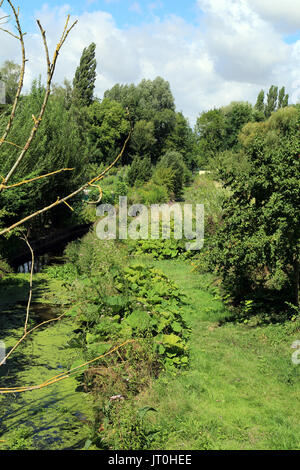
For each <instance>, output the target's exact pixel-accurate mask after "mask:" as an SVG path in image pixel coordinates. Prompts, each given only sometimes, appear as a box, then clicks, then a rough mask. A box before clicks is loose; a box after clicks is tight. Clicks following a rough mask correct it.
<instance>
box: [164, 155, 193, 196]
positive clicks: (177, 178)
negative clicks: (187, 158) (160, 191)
mask: <svg viewBox="0 0 300 470" xmlns="http://www.w3.org/2000/svg"><path fill="white" fill-rule="evenodd" d="M165 168H169V169H171V170H172V175H173V176H172V178H173V192H174V194H173V195H174V197H175V199H176V200H180V199H181V198H182V192H183V186H184V183H185V178H186V175H187V173H188V169H187V167H186V165H185V163H184V161H183V158H182V155H181V154H180V153H179V152H176V151H175V150H169V151H168V152H166V153H165V154H164V155H163V156H162V157H161V159H160V160H159V162H158V164H157V170H158V171H159V170H160V169H165Z"/></svg>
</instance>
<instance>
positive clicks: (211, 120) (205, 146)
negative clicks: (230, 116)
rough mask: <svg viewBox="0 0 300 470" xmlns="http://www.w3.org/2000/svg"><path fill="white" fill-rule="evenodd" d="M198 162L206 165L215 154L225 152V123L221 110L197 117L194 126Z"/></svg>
mask: <svg viewBox="0 0 300 470" xmlns="http://www.w3.org/2000/svg"><path fill="white" fill-rule="evenodd" d="M195 134H196V136H197V140H198V148H199V153H200V162H201V163H202V164H204V165H205V164H206V163H207V162H208V161H209V160H210V159H211V158H213V157H214V156H215V155H216V153H218V152H221V151H223V150H225V145H224V142H225V137H226V123H225V116H224V114H223V113H222V111H221V109H212V110H210V111H207V112H204V113H202V114H201V116H199V117H198V119H197V122H196V125H195Z"/></svg>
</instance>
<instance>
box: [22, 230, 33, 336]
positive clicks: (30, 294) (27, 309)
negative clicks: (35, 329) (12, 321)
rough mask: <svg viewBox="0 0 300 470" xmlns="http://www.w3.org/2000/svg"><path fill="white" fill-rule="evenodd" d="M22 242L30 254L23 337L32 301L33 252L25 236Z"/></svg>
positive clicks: (25, 332)
mask: <svg viewBox="0 0 300 470" xmlns="http://www.w3.org/2000/svg"><path fill="white" fill-rule="evenodd" d="M23 240H24V241H25V242H26V244H27V246H28V248H29V250H30V253H31V269H30V280H29V296H28V302H27V308H26V319H25V326H24V335H25V336H26V334H27V325H28V320H29V311H30V305H31V299H32V280H33V271H34V252H33V249H32V246H31V245H30V243H29V241H28V238H27V236H26V235H24V238H23Z"/></svg>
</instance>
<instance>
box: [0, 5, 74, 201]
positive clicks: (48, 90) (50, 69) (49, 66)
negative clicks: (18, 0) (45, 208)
mask: <svg viewBox="0 0 300 470" xmlns="http://www.w3.org/2000/svg"><path fill="white" fill-rule="evenodd" d="M8 1H9V2H10V0H8ZM14 12H15V9H14ZM16 21H17V20H16ZM68 22H69V17H68V19H67V21H66V25H65V28H64V31H63V35H62V37H61V39H60V42H59V43H58V44H57V46H56V49H55V53H54V57H53V61H52V63H51V62H50V59H49V50H48V45H47V39H46V33H45V31H44V29H43V28H42V26H41V23H40V21H39V20H37V23H38V26H39V28H40V31H41V35H42V38H43V42H44V47H45V54H46V61H47V86H46V93H45V97H44V101H43V103H42V106H41V109H40V113H39V116H38V118H35V119H34V126H33V128H32V130H31V132H30V135H29V137H28V139H27V142H26V144H25V146H24V148H23V150H22V151H21V153H20V155H19V156H18V158H17V160H16V162H15V163H14V165H13V166H12V168H11V169H10V171H9V172H8V174H7V176H6V177H5V179H4V181H3V185H4V186H5V185H7V183H8V181H9V180H10V178H11V177H12V175H13V174H14V173H15V171H16V169H17V168H18V166H19V165H20V163H21V161H22V160H23V158H24V157H25V155H26V153H27V151H28V149H29V147H30V145H31V143H32V141H33V139H34V137H35V135H36V132H37V130H38V128H39V126H40V123H41V121H42V118H43V116H44V113H45V109H46V106H47V103H48V99H49V96H50V93H51V82H52V78H53V74H54V70H55V66H56V62H57V58H58V54H59V51H60V49H61V47H62V45H63V43H64V42H65V40H66V38H67V36H68V35H69V33H70V31H71V29H72V28H73V27H74V26H75V25H76V23H77V21H75V22H74V23H73V24H72V26H71V27H70V28H69V29H68V30H67V25H68ZM17 24H19V23H17ZM22 44H23V43H22ZM24 54H25V53H24ZM3 139H4V140H5V139H6V136H5V137H3V138H2V139H1V140H3ZM2 143H3V142H2ZM0 145H1V142H0ZM2 190H3V187H2V188H1V187H0V192H1V191H2Z"/></svg>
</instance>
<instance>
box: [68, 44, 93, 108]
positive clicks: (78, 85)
mask: <svg viewBox="0 0 300 470" xmlns="http://www.w3.org/2000/svg"><path fill="white" fill-rule="evenodd" d="M95 50H96V44H95V43H94V42H92V43H91V44H90V45H89V46H88V47H86V48H84V50H83V52H82V55H81V58H80V64H79V66H78V67H77V69H76V72H75V77H74V80H73V97H74V102H75V103H76V104H77V106H79V107H82V106H90V105H91V104H92V103H93V100H94V89H95V81H96V67H97V62H96V58H95Z"/></svg>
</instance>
